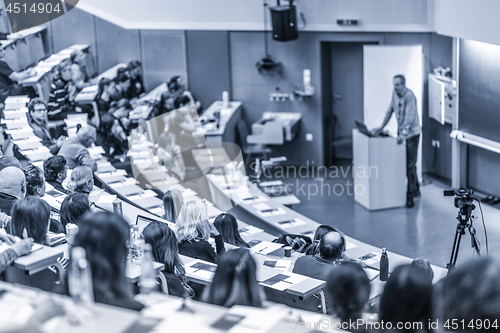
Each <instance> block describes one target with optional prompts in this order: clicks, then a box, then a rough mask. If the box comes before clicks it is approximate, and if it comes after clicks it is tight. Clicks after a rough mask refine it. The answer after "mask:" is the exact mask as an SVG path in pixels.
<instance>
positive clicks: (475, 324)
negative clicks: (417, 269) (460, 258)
mask: <svg viewBox="0 0 500 333" xmlns="http://www.w3.org/2000/svg"><path fill="white" fill-rule="evenodd" d="M499 276H500V262H499V261H498V259H496V258H492V257H481V258H475V259H472V260H470V261H468V262H466V263H464V264H461V265H459V266H457V268H456V269H455V270H453V271H451V272H450V274H449V275H448V276H446V277H445V278H444V279H443V280H441V281H439V282H438V283H437V284H436V286H435V288H434V289H435V292H434V295H433V296H434V297H433V300H434V306H433V311H434V318H435V319H437V320H438V322H439V328H438V332H467V333H468V332H490V331H498V328H495V327H493V326H492V325H493V324H495V325H498V324H500V323H499V321H500V320H499V319H500V318H499V309H500V283H499V282H498V279H499ZM453 322H458V323H459V326H458V327H457V329H450V328H452V327H453V326H452V325H451V324H452V323H453ZM462 322H464V323H465V324H464V327H462V325H461V323H462ZM446 323H448V324H449V325H450V328H448V329H445V328H444V327H443V325H444V324H446ZM471 324H472V325H471ZM469 325H470V326H469ZM486 325H488V326H486Z"/></svg>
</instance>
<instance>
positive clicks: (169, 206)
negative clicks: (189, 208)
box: [163, 189, 184, 223]
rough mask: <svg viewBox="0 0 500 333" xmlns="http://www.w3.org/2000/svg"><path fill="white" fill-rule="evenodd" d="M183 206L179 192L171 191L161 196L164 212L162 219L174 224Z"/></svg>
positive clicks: (182, 199)
mask: <svg viewBox="0 0 500 333" xmlns="http://www.w3.org/2000/svg"><path fill="white" fill-rule="evenodd" d="M183 205H184V198H183V197H182V192H181V191H179V190H176V189H173V190H169V191H167V192H165V194H163V209H164V210H165V215H163V218H164V219H165V220H167V221H169V222H173V223H176V222H177V217H178V216H179V212H180V211H181V208H182V206H183Z"/></svg>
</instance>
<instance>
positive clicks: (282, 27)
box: [270, 5, 299, 42]
mask: <svg viewBox="0 0 500 333" xmlns="http://www.w3.org/2000/svg"><path fill="white" fill-rule="evenodd" d="M270 9H271V20H272V23H273V39H274V40H277V41H280V42H286V41H289V40H294V39H297V38H298V37H299V33H298V31H297V13H296V10H295V6H294V5H290V6H276V7H271V8H270Z"/></svg>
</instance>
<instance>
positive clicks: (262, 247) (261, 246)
mask: <svg viewBox="0 0 500 333" xmlns="http://www.w3.org/2000/svg"><path fill="white" fill-rule="evenodd" d="M250 246H252V244H250ZM281 247H283V244H279V243H273V242H266V241H262V242H259V243H258V244H256V245H254V246H252V247H251V248H250V252H251V253H260V254H264V255H266V254H268V253H270V252H273V251H276V250H277V249H279V248H281Z"/></svg>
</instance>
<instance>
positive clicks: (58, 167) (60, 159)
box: [43, 155, 70, 193]
mask: <svg viewBox="0 0 500 333" xmlns="http://www.w3.org/2000/svg"><path fill="white" fill-rule="evenodd" d="M67 170H68V167H67V163H66V158H65V157H64V156H60V155H55V156H51V157H49V158H48V159H46V160H45V161H43V174H44V176H45V181H46V182H47V183H49V184H50V185H51V186H52V187H53V188H55V189H56V190H58V191H61V192H63V193H69V192H70V191H68V190H66V189H65V188H64V187H63V186H62V182H63V181H64V180H65V179H66V176H67V175H68V172H67Z"/></svg>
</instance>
